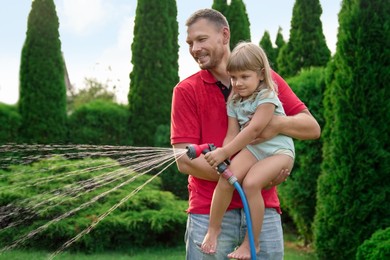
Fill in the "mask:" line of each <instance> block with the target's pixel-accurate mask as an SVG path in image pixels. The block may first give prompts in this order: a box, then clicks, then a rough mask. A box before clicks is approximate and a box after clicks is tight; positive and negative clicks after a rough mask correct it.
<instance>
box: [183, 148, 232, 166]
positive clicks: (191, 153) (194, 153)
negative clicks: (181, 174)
mask: <svg viewBox="0 0 390 260" xmlns="http://www.w3.org/2000/svg"><path fill="white" fill-rule="evenodd" d="M186 148H187V150H188V151H187V156H188V157H189V158H190V159H191V160H192V159H195V158H198V157H199V156H200V154H206V153H208V152H210V151H213V150H215V149H217V147H215V145H214V144H199V145H197V144H191V145H188V146H187V147H186ZM229 164H230V161H229V160H225V162H224V163H220V164H219V165H218V166H217V171H218V172H219V173H223V172H224V171H225V170H226V169H227V165H229Z"/></svg>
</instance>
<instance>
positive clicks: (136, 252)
mask: <svg viewBox="0 0 390 260" xmlns="http://www.w3.org/2000/svg"><path fill="white" fill-rule="evenodd" d="M49 255H50V254H49V253H47V252H42V251H22V250H12V251H7V252H4V253H3V254H0V260H24V259H28V260H43V259H47V258H48V256H49ZM54 259H56V260H114V259H115V260H146V259H147V260H177V259H185V249H184V246H180V247H175V248H149V249H133V250H128V251H126V252H104V253H95V254H84V253H69V252H64V253H62V254H60V255H58V256H57V257H55V258H54ZM284 259H285V260H315V259H317V258H316V257H315V254H314V252H313V250H311V249H310V248H305V247H303V246H302V245H301V242H300V241H299V240H297V238H296V236H295V235H293V234H287V235H285V257H284Z"/></svg>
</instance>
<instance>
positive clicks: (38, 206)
mask: <svg viewBox="0 0 390 260" xmlns="http://www.w3.org/2000/svg"><path fill="white" fill-rule="evenodd" d="M0 177H1V178H0V208H1V211H2V219H1V222H0V223H1V225H0V227H1V230H0V246H1V247H2V248H4V247H6V246H9V245H11V246H12V245H15V246H16V247H19V246H23V247H27V248H36V249H45V250H57V249H59V248H60V247H61V246H62V245H63V244H64V243H65V242H66V241H69V240H70V239H72V238H74V237H76V236H78V235H79V234H83V235H82V236H80V238H79V239H78V240H77V241H75V242H74V243H73V244H72V245H71V246H70V247H69V250H82V251H85V252H97V251H103V250H116V249H128V248H131V247H140V246H141V247H146V246H158V245H161V246H171V245H177V244H178V243H180V242H181V241H182V236H183V233H184V230H185V222H186V213H185V209H186V206H187V202H186V201H182V200H177V199H175V196H174V195H173V194H172V193H170V192H165V191H161V181H160V179H159V177H155V178H153V176H151V175H148V174H146V175H144V174H142V173H140V172H134V171H133V170H131V168H124V167H121V166H119V164H118V163H117V162H116V161H114V160H112V159H107V158H100V159H91V158H85V159H84V160H69V159H64V158H63V157H52V158H49V159H45V160H41V161H38V162H35V163H33V164H30V165H15V166H11V167H9V168H8V169H7V170H0ZM151 178H153V179H151ZM145 184H147V185H145ZM110 212H111V213H110ZM108 213H109V214H108ZM104 216H105V217H104ZM95 223H97V225H96V226H94V225H95ZM92 227H94V228H92ZM89 228H90V229H91V231H90V233H85V234H84V231H85V230H88V229H89ZM29 234H33V235H31V237H30V235H29ZM17 241H19V242H17Z"/></svg>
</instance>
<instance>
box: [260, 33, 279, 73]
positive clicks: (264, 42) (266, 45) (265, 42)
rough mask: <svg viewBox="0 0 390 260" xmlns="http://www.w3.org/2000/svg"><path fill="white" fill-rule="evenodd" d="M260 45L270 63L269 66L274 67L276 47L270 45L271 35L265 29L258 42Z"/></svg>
mask: <svg viewBox="0 0 390 260" xmlns="http://www.w3.org/2000/svg"><path fill="white" fill-rule="evenodd" d="M259 45H260V47H261V48H263V50H264V51H265V53H266V54H267V57H268V60H269V62H270V64H271V67H273V68H275V61H276V56H275V54H276V49H275V48H274V47H273V46H272V41H271V36H270V35H269V32H268V31H265V32H264V34H263V37H262V38H261V40H260V43H259Z"/></svg>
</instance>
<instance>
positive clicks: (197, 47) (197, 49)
mask: <svg viewBox="0 0 390 260" xmlns="http://www.w3.org/2000/svg"><path fill="white" fill-rule="evenodd" d="M201 49H202V48H201V46H200V44H198V43H193V44H192V48H191V51H192V52H194V53H195V52H198V51H200V50H201Z"/></svg>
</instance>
